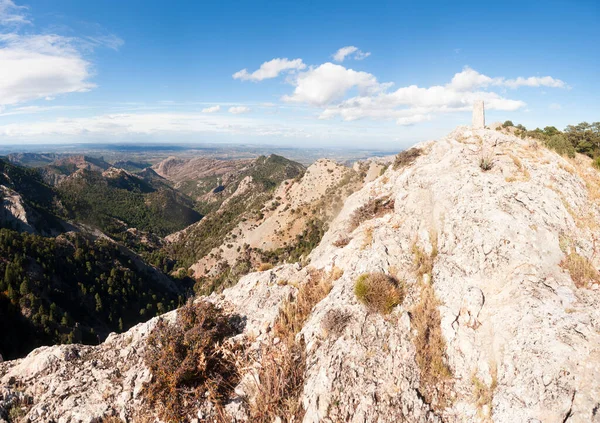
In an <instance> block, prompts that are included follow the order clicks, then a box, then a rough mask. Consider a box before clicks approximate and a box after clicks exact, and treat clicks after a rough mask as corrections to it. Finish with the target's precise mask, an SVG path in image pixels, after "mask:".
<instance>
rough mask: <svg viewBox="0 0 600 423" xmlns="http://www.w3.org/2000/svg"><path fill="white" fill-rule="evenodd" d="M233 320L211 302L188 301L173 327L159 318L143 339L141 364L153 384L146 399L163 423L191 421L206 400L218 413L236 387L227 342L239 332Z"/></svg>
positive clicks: (147, 388) (236, 378) (235, 370)
mask: <svg viewBox="0 0 600 423" xmlns="http://www.w3.org/2000/svg"><path fill="white" fill-rule="evenodd" d="M235 319H236V316H228V315H225V314H224V313H223V312H222V311H221V310H220V309H219V308H217V307H216V306H214V305H213V304H211V303H208V302H205V301H202V302H199V303H197V304H193V303H192V302H189V303H188V304H187V305H185V306H184V307H182V308H180V309H179V310H178V312H177V321H176V323H175V324H169V323H168V322H166V321H165V320H164V319H162V318H161V319H159V321H158V323H157V324H156V326H155V328H154V329H153V330H152V332H151V333H150V335H149V336H148V340H147V351H146V355H145V357H144V360H145V363H146V365H147V366H148V368H149V369H150V371H151V374H152V379H151V381H150V382H149V383H147V384H146V385H145V387H144V395H145V399H146V400H147V401H148V403H149V404H150V405H151V406H153V407H154V408H155V409H156V411H157V413H158V416H159V417H160V418H161V419H163V420H164V421H167V422H180V421H182V420H187V419H192V418H194V416H193V412H194V408H195V407H191V405H192V404H201V403H202V402H203V401H205V400H208V401H209V402H210V403H211V404H212V405H213V406H214V408H215V409H216V411H217V418H218V414H219V413H220V410H222V407H221V404H222V402H223V400H224V399H226V398H227V397H228V396H229V394H230V393H231V392H232V389H233V387H235V385H236V384H237V381H238V379H239V375H238V372H237V368H236V365H235V360H233V358H232V355H233V353H234V352H235V350H234V349H235V348H236V347H234V346H233V345H228V346H227V347H225V346H224V343H225V342H226V341H227V339H228V338H230V337H232V336H234V335H236V334H238V333H239V328H238V327H236V326H238V325H236V324H235V323H236V322H235Z"/></svg>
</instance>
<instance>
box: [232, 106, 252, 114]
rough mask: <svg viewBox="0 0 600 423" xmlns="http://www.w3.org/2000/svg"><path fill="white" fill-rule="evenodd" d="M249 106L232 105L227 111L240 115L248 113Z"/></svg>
mask: <svg viewBox="0 0 600 423" xmlns="http://www.w3.org/2000/svg"><path fill="white" fill-rule="evenodd" d="M249 112H250V107H246V106H234V107H230V108H229V113H233V114H234V115H241V114H242V113H249Z"/></svg>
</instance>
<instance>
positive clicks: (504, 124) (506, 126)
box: [502, 120, 515, 128]
mask: <svg viewBox="0 0 600 423" xmlns="http://www.w3.org/2000/svg"><path fill="white" fill-rule="evenodd" d="M509 126H515V125H514V124H513V123H512V120H507V121H506V122H504V123H503V124H502V127H503V128H508V127H509Z"/></svg>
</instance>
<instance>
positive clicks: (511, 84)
mask: <svg viewBox="0 0 600 423" xmlns="http://www.w3.org/2000/svg"><path fill="white" fill-rule="evenodd" d="M498 85H504V86H506V87H508V88H519V87H550V88H566V86H567V85H566V84H565V83H564V82H563V81H561V80H560V79H554V78H552V77H551V76H542V77H538V76H530V77H529V78H523V77H521V76H520V77H518V78H516V79H506V80H504V79H503V80H502V82H501V83H500V84H498Z"/></svg>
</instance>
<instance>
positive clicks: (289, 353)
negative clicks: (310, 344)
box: [248, 268, 341, 423]
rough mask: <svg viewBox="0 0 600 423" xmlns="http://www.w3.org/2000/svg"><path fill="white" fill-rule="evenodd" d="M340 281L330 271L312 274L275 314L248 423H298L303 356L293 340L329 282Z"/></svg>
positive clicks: (301, 345) (301, 347) (260, 361)
mask: <svg viewBox="0 0 600 423" xmlns="http://www.w3.org/2000/svg"><path fill="white" fill-rule="evenodd" d="M336 277H337V278H339V277H341V274H340V272H339V271H336V270H335V268H334V270H333V271H332V272H331V273H330V274H328V275H325V274H324V273H323V272H317V271H314V272H312V274H311V276H310V278H309V280H308V281H306V282H305V283H304V284H302V285H301V286H300V288H299V290H298V294H297V295H296V298H290V299H289V300H287V301H286V302H285V303H284V304H283V305H282V306H281V308H280V310H279V316H278V317H277V320H276V322H275V326H274V330H273V334H274V337H277V338H279V340H280V342H279V343H278V344H277V345H273V344H269V345H265V346H263V348H262V350H261V352H260V358H259V359H258V363H257V364H259V365H258V366H257V381H259V383H257V389H258V394H257V395H256V398H255V399H254V401H250V402H249V404H248V408H249V412H250V421H252V422H265V423H272V422H273V421H275V420H276V419H277V417H279V418H281V419H283V421H286V422H290V421H294V422H299V421H301V420H302V417H303V415H304V410H303V408H302V404H301V403H300V401H299V399H300V395H301V393H302V388H303V385H304V372H305V369H306V356H305V351H304V350H305V347H304V341H303V340H302V339H300V340H296V335H297V334H298V333H299V332H300V330H301V329H302V327H303V326H304V323H305V322H306V320H307V319H308V318H309V316H310V314H311V313H312V310H313V308H314V306H315V305H316V304H317V303H319V301H321V300H322V299H323V298H325V297H326V296H327V294H328V293H329V291H331V287H332V284H331V281H332V280H333V279H334V278H336Z"/></svg>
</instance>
